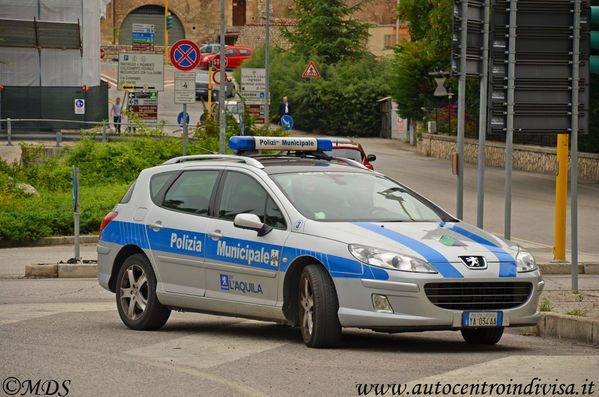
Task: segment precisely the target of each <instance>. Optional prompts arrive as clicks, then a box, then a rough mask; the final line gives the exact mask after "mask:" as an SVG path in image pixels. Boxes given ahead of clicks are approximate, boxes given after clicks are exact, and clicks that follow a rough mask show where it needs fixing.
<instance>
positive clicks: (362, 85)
mask: <svg viewBox="0 0 599 397" xmlns="http://www.w3.org/2000/svg"><path fill="white" fill-rule="evenodd" d="M264 52H265V51H264V47H262V48H258V49H256V50H255V51H254V53H253V54H252V57H251V58H250V59H249V60H247V61H246V62H245V63H244V67H247V68H252V67H264ZM310 60H312V61H314V63H315V65H316V67H317V68H318V71H319V72H320V75H321V78H315V79H304V78H302V77H301V75H302V73H303V72H304V70H305V68H306V66H307V65H308V63H309V62H310ZM389 73H390V67H389V65H388V62H387V61H386V60H381V61H379V62H377V61H375V59H374V57H372V56H370V55H368V54H364V55H363V56H360V57H358V58H356V59H352V60H344V61H341V62H338V63H336V64H333V65H327V64H326V63H325V62H323V61H321V60H319V59H318V58H311V59H306V58H303V57H301V56H299V55H295V54H293V53H290V52H287V51H284V50H282V49H280V48H273V49H272V50H271V52H270V93H271V115H272V116H273V117H272V119H275V120H276V116H277V114H276V112H277V109H278V104H279V103H280V101H281V100H282V98H283V97H284V96H287V97H288V98H289V103H290V104H291V106H292V111H293V119H294V123H295V126H296V127H297V128H298V129H300V130H306V131H311V132H319V133H323V134H329V135H349V136H379V134H380V128H381V111H380V107H379V103H377V100H378V99H381V98H384V97H386V96H389V95H390V89H389V86H388V83H387V81H388V75H389ZM235 78H236V79H237V81H240V79H241V73H240V71H239V70H237V71H236V72H235ZM323 115H326V116H324V117H323Z"/></svg>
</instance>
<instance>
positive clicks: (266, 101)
mask: <svg viewBox="0 0 599 397" xmlns="http://www.w3.org/2000/svg"><path fill="white" fill-rule="evenodd" d="M264 43H265V44H264V46H265V54H264V58H265V59H264V68H265V70H266V75H265V84H266V87H265V90H264V128H266V130H268V125H269V124H270V87H269V85H270V0H266V36H265V41H264ZM275 103H276V102H275Z"/></svg>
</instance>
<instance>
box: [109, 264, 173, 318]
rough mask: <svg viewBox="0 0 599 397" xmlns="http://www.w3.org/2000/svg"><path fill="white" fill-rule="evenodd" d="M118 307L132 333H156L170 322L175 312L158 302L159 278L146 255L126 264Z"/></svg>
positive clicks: (119, 283) (120, 280) (118, 290)
mask: <svg viewBox="0 0 599 397" xmlns="http://www.w3.org/2000/svg"><path fill="white" fill-rule="evenodd" d="M116 306H117V309H118V311H119V316H120V317H121V320H122V321H123V323H125V325H126V326H127V327H129V328H131V329H135V330H154V329H158V328H160V327H162V326H163V325H164V324H165V323H166V321H167V320H168V318H169V316H170V314H171V311H170V310H169V309H168V308H166V307H164V306H162V305H161V304H160V302H158V298H157V297H156V276H155V275H154V271H153V270H152V265H151V264H150V261H148V258H146V256H145V255H142V254H135V255H131V256H130V257H128V258H127V259H125V262H123V265H122V266H121V269H120V270H119V274H118V276H117V287H116Z"/></svg>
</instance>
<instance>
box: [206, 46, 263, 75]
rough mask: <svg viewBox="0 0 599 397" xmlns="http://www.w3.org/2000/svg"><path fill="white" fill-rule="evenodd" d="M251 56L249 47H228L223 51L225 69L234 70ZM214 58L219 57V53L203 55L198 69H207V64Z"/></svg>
mask: <svg viewBox="0 0 599 397" xmlns="http://www.w3.org/2000/svg"><path fill="white" fill-rule="evenodd" d="M251 56H252V49H251V48H249V47H240V46H233V45H232V46H228V47H227V49H226V50H225V57H226V58H227V69H235V68H238V67H239V66H241V64H242V63H243V61H245V60H246V59H248V58H249V57H251ZM214 57H220V52H218V53H216V54H205V55H202V57H201V58H200V67H201V68H204V69H208V64H209V63H210V62H212V59H214Z"/></svg>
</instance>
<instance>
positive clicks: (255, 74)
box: [241, 68, 266, 96]
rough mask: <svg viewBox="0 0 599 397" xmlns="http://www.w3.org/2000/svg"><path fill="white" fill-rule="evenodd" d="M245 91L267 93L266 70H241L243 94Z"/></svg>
mask: <svg viewBox="0 0 599 397" xmlns="http://www.w3.org/2000/svg"><path fill="white" fill-rule="evenodd" d="M245 91H254V92H265V91H266V69H264V68H242V69H241V93H242V96H245V95H244V94H245Z"/></svg>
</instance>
